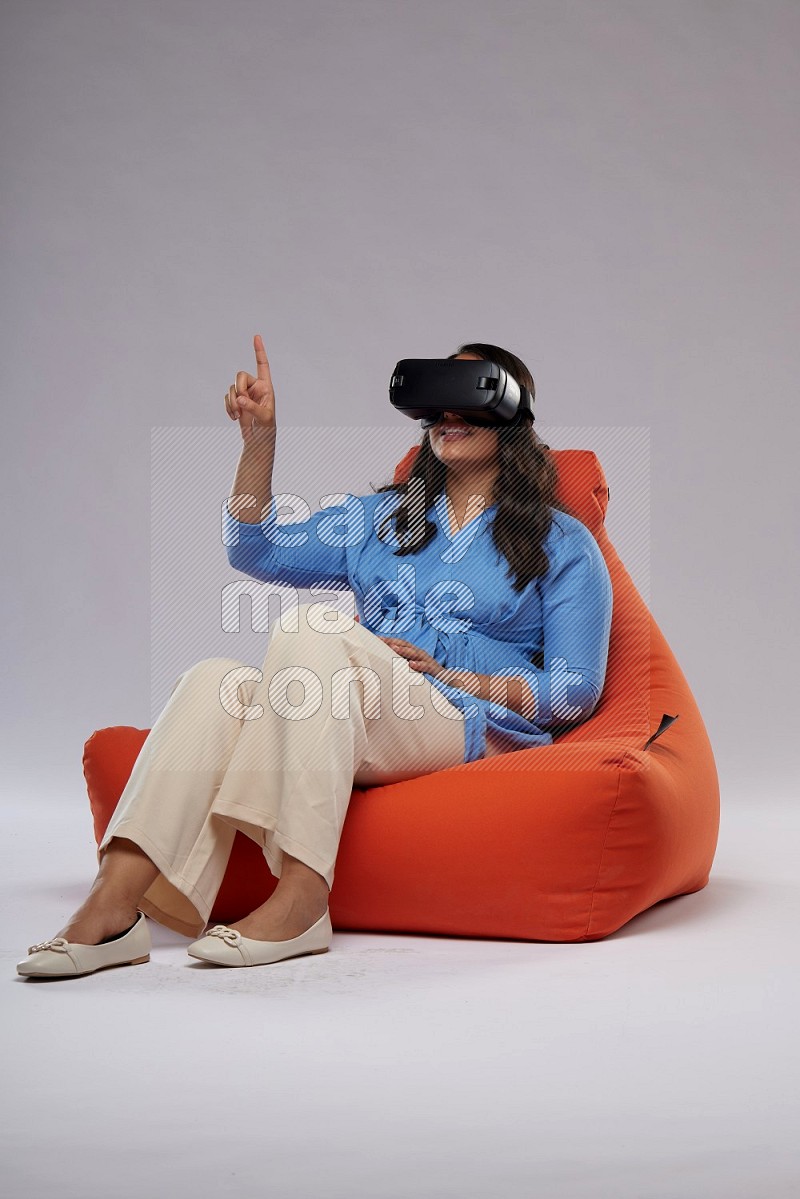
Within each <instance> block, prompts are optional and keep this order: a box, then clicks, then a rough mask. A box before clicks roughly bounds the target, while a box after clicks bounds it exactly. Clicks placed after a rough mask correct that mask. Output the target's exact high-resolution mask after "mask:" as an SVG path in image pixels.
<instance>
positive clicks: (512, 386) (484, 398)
mask: <svg viewBox="0 0 800 1199" xmlns="http://www.w3.org/2000/svg"><path fill="white" fill-rule="evenodd" d="M389 400H390V401H391V403H392V405H393V406H394V407H395V408H396V409H397V411H398V412H402V413H404V414H405V415H406V416H410V417H411V419H412V420H418V421H419V422H420V424H421V426H422V428H423V429H430V428H431V427H432V426H433V425H435V424H436V422H437V421H438V420H440V419H441V417H442V414H443V413H444V412H455V413H457V414H458V415H459V416H461V417H463V418H464V420H465V421H466V422H467V424H470V425H489V426H492V427H495V428H497V427H498V426H503V425H508V424H510V423H511V421H513V420H514V419H515V418H516V417H517V416H520V417H523V416H525V415H527V417H528V418H530V421H531V423H533V421H534V420H535V419H536V418H535V417H534V415H533V396H532V395H531V393H530V391H529V390H528V388H527V387H521V386H520V385H519V383H517V381H516V379H515V378H514V377H513V375H510V374H509V372H508V371H507V370H505V368H504V367H502V366H498V365H497V363H496V362H489V361H488V360H487V359H480V360H479V361H476V360H474V359H469V358H401V360H400V361H399V362H398V364H397V366H396V367H395V368H394V373H393V375H392V378H391V381H390V383H389Z"/></svg>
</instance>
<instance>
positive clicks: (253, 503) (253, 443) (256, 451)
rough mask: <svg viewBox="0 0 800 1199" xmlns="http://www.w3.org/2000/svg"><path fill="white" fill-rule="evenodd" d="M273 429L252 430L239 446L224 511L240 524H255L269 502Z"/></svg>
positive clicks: (270, 494)
mask: <svg viewBox="0 0 800 1199" xmlns="http://www.w3.org/2000/svg"><path fill="white" fill-rule="evenodd" d="M277 433H278V430H277V427H276V426H274V425H273V426H272V427H271V428H270V427H268V426H261V427H256V428H255V429H253V431H252V433H251V436H250V438H249V440H248V441H246V442H245V443H244V445H243V446H242V452H241V454H240V456H239V462H238V465H237V467H236V475H235V476H234V480H233V487H232V489H231V494H230V496H229V497H228V511H229V512H230V514H231V516H235V517H236V518H237V519H238V520H240V521H241V522H242V523H243V524H248V525H257V524H258V523H259V521H260V520H261V518H262V516H263V515H264V512H265V510H266V509H267V507H268V505H269V504H270V502H271V500H272V467H273V464H274V462H275V441H276V438H277Z"/></svg>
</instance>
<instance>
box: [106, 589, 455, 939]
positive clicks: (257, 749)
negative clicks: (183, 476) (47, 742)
mask: <svg viewBox="0 0 800 1199" xmlns="http://www.w3.org/2000/svg"><path fill="white" fill-rule="evenodd" d="M284 626H285V627H284ZM354 682H355V683H356V685H355V686H353V683H354ZM464 745H465V742H464V722H463V717H462V713H461V712H460V711H459V709H458V708H456V707H455V705H453V704H451V703H450V701H449V700H448V699H446V697H445V696H443V695H442V693H441V692H440V691H437V689H436V688H435V687H433V686H432V685H431V683H430V682H429V681H428V680H427V679H426V678H424V677H423V676H422V674H421V673H420V672H419V671H416V670H414V669H413V668H412V667H410V666H409V665H408V662H407V661H406V659H405V658H403V657H401V656H400V655H399V654H397V653H396V652H395V651H394V650H393V649H390V647H389V646H388V645H387V644H386V643H385V642H384V641H381V639H380V638H379V637H378V636H377V635H376V634H375V633H372V632H370V631H369V630H368V629H365V628H364V627H363V625H361V624H359V623H358V622H356V621H353V620H352V618H351V617H349V616H347V614H345V613H343V612H340V611H331V610H330V609H328V608H326V606H325V605H324V604H323V603H314V604H300V605H295V606H294V609H293V611H292V613H291V614H289V613H286V612H285V613H284V615H283V617H282V622H276V623H275V625H274V626H273V628H272V629H271V632H270V640H269V644H268V647H267V651H266V656H265V658H264V664H263V667H262V668H261V670H260V671H259V670H257V669H255V668H254V667H252V666H247V665H246V664H245V663H243V662H240V661H237V660H236V659H234V658H206V659H203V660H202V661H200V662H197V663H196V664H195V665H194V666H192V667H190V668H189V669H188V670H186V671H184V672H183V674H181V675H179V677H178V679H177V681H176V682H175V685H174V687H173V689H172V693H171V695H170V697H169V699H168V701H167V703H166V705H165V707H164V709H163V711H162V712H161V714H160V716H159V717H158V719H157V720H156V722H155V724H154V725H153V728H152V729H151V731H150V733H149V734H148V736H147V739H146V741H145V743H144V745H143V746H142V748H141V751H140V753H139V756H138V757H137V759H136V761H135V763H134V766H133V769H132V771H131V775H130V778H129V779H128V782H127V784H126V786H125V789H124V791H123V792H122V795H121V796H120V799H119V802H118V804H117V807H116V809H115V811H114V813H113V815H112V817H111V821H110V823H109V825H108V828H107V829H106V831H105V834H104V835H103V838H102V840H101V841H100V843H99V845H98V849H97V853H98V860H99V859H101V858H102V854H103V852H104V850H105V849H106V847H107V846H108V843H109V841H110V840H111V838H112V837H114V836H120V837H126V838H128V839H130V840H131V841H134V842H136V844H137V845H139V846H140V847H141V848H142V849H143V850H144V852H145V853H146V854H147V855H148V856H149V857H150V858H151V859H152V861H153V862H154V863H155V864H156V865H157V866H158V868H159V871H160V873H159V875H158V877H157V879H156V881H155V882H154V883H153V884H152V886H151V887H149V888H148V890H147V892H146V893H145V896H144V898H143V899H142V901H141V903H140V905H139V906H140V908H141V910H142V911H143V912H145V914H146V915H148V916H151V917H152V918H153V919H155V920H157V921H159V923H161V924H164V925H166V926H167V927H168V928H172V929H174V930H175V931H177V932H180V933H183V934H184V935H186V936H190V937H196V936H198V935H199V934H200V933H201V932H202V931H203V929H204V928H205V927H206V925H207V922H208V919H209V916H210V913H211V909H212V907H213V904H214V900H215V898H216V896H217V892H218V890H219V887H220V885H221V883H222V879H223V876H224V873H225V868H226V866H227V864H228V859H229V856H230V851H231V847H232V844H233V839H234V835H235V832H236V830H237V829H239V830H241V832H243V833H245V834H246V835H247V836H248V837H250V838H251V839H252V840H254V841H255V842H256V843H257V844H258V845H260V846H261V847H262V848H263V851H264V856H265V858H266V861H267V865H268V866H269V869H270V871H271V872H272V874H273V875H274V876H275V877H276V878H280V874H281V864H282V861H283V852H284V851H285V852H287V853H289V854H290V855H291V856H292V857H296V858H299V859H300V861H302V862H305V863H306V865H308V866H310V867H311V868H312V869H314V870H316V871H317V872H318V873H319V874H321V875H322V876H323V878H324V879H325V881H326V883H327V884H328V887H329V888H330V887H331V886H332V884H333V876H334V863H335V860H336V853H337V850H338V846H339V839H340V836H341V832H342V828H343V825H344V820H345V816H346V814H347V807H348V804H349V802H350V796H351V793H352V789H353V787H354V786H364V787H368V786H374V785H380V784H382V783H389V782H397V781H399V780H401V779H406V778H414V777H416V776H417V775H422V774H430V773H433V772H434V771H437V770H444V769H446V768H447V767H450V766H455V765H458V764H460V763H461V762H463V760H464ZM246 914H247V913H244V912H243V913H242V915H243V916H244V915H246Z"/></svg>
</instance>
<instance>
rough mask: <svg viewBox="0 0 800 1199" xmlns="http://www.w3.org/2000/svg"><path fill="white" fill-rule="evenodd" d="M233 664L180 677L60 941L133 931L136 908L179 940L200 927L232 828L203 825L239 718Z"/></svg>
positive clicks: (203, 665)
mask: <svg viewBox="0 0 800 1199" xmlns="http://www.w3.org/2000/svg"><path fill="white" fill-rule="evenodd" d="M237 669H239V670H244V671H245V672H247V670H249V669H250V668H248V667H246V666H245V665H244V663H242V662H239V661H238V660H236V659H234V658H205V659H203V660H202V661H200V662H197V663H196V664H195V665H194V666H192V667H190V668H189V669H188V670H186V671H184V672H183V674H181V675H180V676H179V677H178V679H177V681H176V683H175V685H174V687H173V689H172V693H171V695H170V697H169V699H168V701H167V703H166V705H165V707H164V709H163V711H162V712H161V714H160V715H159V717H158V719H157V721H156V723H155V724H154V725H153V728H152V729H151V731H150V733H149V734H148V736H147V739H146V740H145V742H144V745H143V746H142V749H141V751H140V752H139V755H138V757H137V759H136V761H135V763H134V765H133V769H132V771H131V775H130V778H129V779H128V782H127V783H126V785H125V789H124V790H123V792H122V795H121V796H120V798H119V802H118V803H117V806H116V809H115V811H114V813H113V815H112V817H111V820H110V821H109V824H108V827H107V828H106V831H105V834H104V835H103V837H102V839H101V841H100V844H99V845H98V848H97V856H98V860H99V863H100V868H99V870H98V873H97V877H96V878H95V881H94V883H93V884H92V887H91V890H90V892H89V895H88V897H87V899H86V900H85V901H84V903H83V904H82V905H81V907H80V908H78V910H77V911H76V912H75V913H74V915H73V916H72V918H71V919H70V921H69V922H68V924H67V925H65V927H64V928H63V929H62V930H61V932H60V933H59V934H58V935H59V936H64V937H66V938H67V940H70V941H78V942H80V943H82V944H84V945H92V944H97V943H98V942H99V941H101V940H102V939H103V937H106V936H111V935H112V934H113V933H116V932H121V931H122V930H123V929H125V928H127V927H129V926H130V924H132V923H133V920H134V919H135V916H136V909H137V907H138V908H140V909H141V910H142V911H144V912H145V913H146V914H147V915H148V916H152V917H153V918H154V919H156V920H158V921H160V922H161V923H163V924H165V925H166V926H167V927H169V928H172V929H175V930H176V931H177V932H181V933H183V934H184V935H186V936H197V935H199V933H200V932H201V931H202V929H203V928H204V927H205V925H206V922H207V920H208V916H209V914H210V911H211V907H212V905H213V902H214V898H215V897H216V894H217V891H218V889H219V885H220V883H221V881H222V877H223V875H224V871H225V867H226V865H227V862H228V858H229V856H230V849H231V845H232V842H233V837H234V833H235V830H233V829H232V828H230V827H226V826H224V825H221V824H220V823H219V822H218V821H211V820H210V819H209V810H210V807H211V803H212V801H213V799H214V796H215V795H216V794H217V791H218V789H219V785H220V783H221V782H222V779H223V777H224V774H225V770H226V768H227V765H228V762H229V760H230V757H231V754H232V753H233V749H234V746H235V744H236V739H237V737H238V736H239V734H240V732H241V728H242V723H243V721H242V720H241V719H239V718H237V717H236V716H235V715H232V714H231V713H232V711H235V710H236V709H235V703H236V701H237V700H238V698H239V697H238V695H237V694H236V691H237V680H236V676H235V675H233V676H232V675H231V672H232V671H235V670H237Z"/></svg>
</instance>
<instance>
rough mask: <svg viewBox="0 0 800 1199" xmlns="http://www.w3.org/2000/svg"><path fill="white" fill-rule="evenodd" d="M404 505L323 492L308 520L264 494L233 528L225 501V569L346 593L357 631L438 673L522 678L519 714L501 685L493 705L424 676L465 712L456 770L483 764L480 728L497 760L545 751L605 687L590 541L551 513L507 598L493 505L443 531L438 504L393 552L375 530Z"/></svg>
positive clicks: (603, 598)
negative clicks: (537, 549) (416, 542)
mask: <svg viewBox="0 0 800 1199" xmlns="http://www.w3.org/2000/svg"><path fill="white" fill-rule="evenodd" d="M401 498H402V497H401V495H400V493H398V492H392V491H389V492H375V493H372V494H370V495H361V496H354V495H350V494H338V495H334V496H325V497H323V500H327V501H331V500H332V501H337V502H335V503H332V504H330V505H329V506H326V507H323V508H322V509H321V510H320V511H319V512H316V513H314V514H313V515H311V516H310V517H309V516H307V513H308V511H309V509H308V508H307V507H306V506H305V505H304V504H303V501H300V500H299V497H296V496H290V495H284V496H281V495H273V497H272V503H271V505H270V508H269V511H268V513H267V514H266V516H265V517H264V519H263V520H262V522H261V523H260V524H246V523H243V522H241V521H238V520H236V518H235V517H233V516H231V514H230V512H229V511H228V508H227V504H226V505H224V506H223V541H224V543H225V546H226V549H227V554H228V560H229V562H230V564H231V566H233V567H235V568H236V569H237V570H240V571H242V572H244V573H245V574H247V575H251V576H252V577H253V578H256V579H260V580H262V581H264V582H269V583H276V584H285V585H292V586H294V587H303V588H306V589H311V590H315V589H322V590H352V591H353V593H354V596H355V602H356V610H357V612H358V615H359V620H360V623H361V624H362V625H363V627H364V628H366V629H369V630H370V631H372V632H374V633H377V634H379V635H380V636H394V637H399V638H403V639H404V640H405V641H409V642H411V644H412V645H416V646H419V647H420V648H421V649H423V650H425V651H426V652H427V653H429V654H430V655H431V656H432V657H433V658H435V659H436V661H437V662H438V663H439V664H440V665H441V666H445V667H447V668H449V669H455V670H469V671H474V672H475V673H476V674H489V675H494V676H504V675H518V676H522V677H523V678H524V679H525V681H526V682H527V683H528V685H529V687H530V689H531V691H532V693H533V698H534V699H535V704H534V705H533V707H532V708H531V707H529V708H528V709H526V714H525V715H522V714H521V713H518V712H515V711H514V710H513V709H511V708H506V706H505V702H504V700H505V684H504V683H502V682H500V681H499V682H498V683H497V684H495V685H494V686H495V687H496V692H495V690H492V691H491V693H490V698H488V699H479V698H478V697H477V696H475V695H472V694H471V693H470V692H469V691H467V690H464V689H462V688H459V687H454V686H452V685H451V684H448V683H445V682H444V681H443V680H442V679H437V678H435V677H434V675H433V674H422V677H423V678H426V679H428V680H429V682H430V683H431V684H432V685H433V686H434V687H437V688H438V689H439V690H440V691H441V692H442V693H443V694H444V695H445V696H446V697H447V699H449V700H450V702H451V703H452V704H455V706H456V707H457V708H459V709H460V710H461V711H462V713H463V716H464V720H465V751H464V761H465V762H472V761H474V760H475V759H477V758H481V757H483V755H484V753H485V752H486V732H487V728H490V729H492V730H493V735H494V736H495V737H496V736H498V734H499V735H500V736H499V739H500V741H501V743H502V745H503V748H504V749H507V750H508V751H512V750H516V749H525V748H528V747H529V746H535V745H550V744H552V742H553V736H554V734H556V733H557V732H559V731H563V730H564V729H565V728H567V727H570V726H571V725H573V724H575V723H578V722H580V721H582V720H585V719H586V718H587V717H588V716H590V715H591V713H592V711H593V710H594V708H595V707H596V705H597V702H598V700H599V698H600V695H601V692H602V690H603V684H604V681H605V673H606V663H607V659H608V644H609V636H610V631H611V611H612V589H611V579H610V576H609V573H608V567H607V566H606V563H605V559H604V558H603V555H602V553H601V551H600V548H599V546H598V544H597V542H596V541H595V539H594V537H593V536H592V534H591V532H590V531H589V530H588V529H587V528H586V526H585V525H584V524H583V523H582V522H581V521H579V520H577V519H576V518H575V517H573V516H569V515H567V514H566V513H564V512H561V511H560V510H559V509H552V516H553V519H552V524H551V526H550V530H549V532H548V534H547V536H546V538H545V540H544V543H543V548H544V550H545V552H546V554H547V557H548V560H549V563H550V566H549V569H548V571H547V572H546V574H545V575H544V576H541V577H538V578H535V579H532V580H531V581H530V582H529V583H528V584H527V586H526V587H525V588H524V589H523V590H522V591H521V592H517V591H515V590H514V589H513V587H512V581H511V579H510V578H509V577H508V569H509V567H508V561H507V559H506V558H505V557H504V556H502V555H501V554H500V553H499V551H498V550H497V548H496V547H495V545H494V541H493V539H492V522H493V519H494V514H495V512H496V509H497V505H496V504H492V505H491V506H489V507H487V508H484V510H483V511H482V512H481V513H480V515H478V516H476V517H474V518H473V519H472V520H470V521H468V522H467V523H466V524H465V525H463V526H462V528H461V529H460V530H458V531H457V532H456V533H452V532H451V530H450V522H449V518H448V512H447V500H446V497H445V496H444V495H443V494H440V495H439V496H437V498H436V501H435V503H434V505H433V509H432V512H431V513H430V518H431V519H432V520H433V522H434V524H435V526H436V536H435V537H434V538H433V539H432V540H431V541H429V542H428V544H427V545H425V546H424V548H423V549H421V550H418V551H417V552H416V553H413V554H407V555H402V556H397V555H396V554H395V553H394V550H395V549H396V548H397V546H398V544H399V542H398V541H397V540H396V539H395V538H394V535H393V524H392V522H388V523H387V525H386V529H388V530H389V531H390V532H389V535H388V536H386V531H385V529H384V530H382V531H383V533H384V536H383V538H381V537H380V536H379V535H378V531H379V529H381V527H382V525H383V521H384V518H385V517H386V516H388V514H389V513H390V512H391V511H392V510H393V508H394V507H395V506H396V505H397V504H398V503H399V501H400V499H401ZM298 504H299V506H300V507H301V509H302V515H303V516H304V517H305V519H301V520H300V521H299V522H286V521H278V510H279V508H280V507H281V506H287V505H289V506H292V505H293V506H294V507H295V508H297V506H298Z"/></svg>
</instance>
